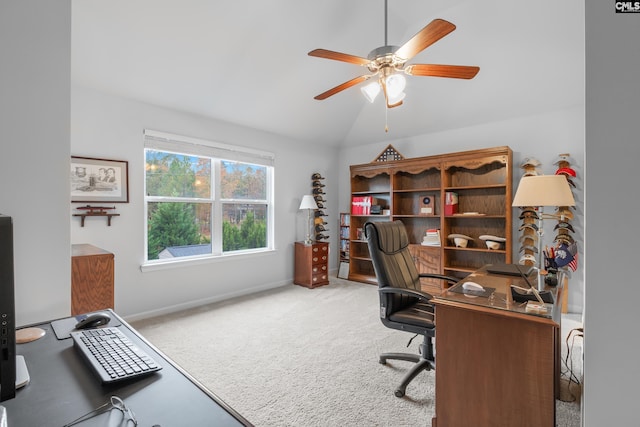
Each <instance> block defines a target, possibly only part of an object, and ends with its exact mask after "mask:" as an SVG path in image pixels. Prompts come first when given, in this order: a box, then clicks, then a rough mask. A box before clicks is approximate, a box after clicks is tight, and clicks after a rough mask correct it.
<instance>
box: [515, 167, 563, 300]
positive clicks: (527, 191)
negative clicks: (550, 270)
mask: <svg viewBox="0 0 640 427" xmlns="http://www.w3.org/2000/svg"><path fill="white" fill-rule="evenodd" d="M575 204H576V202H575V200H574V198H573V193H571V187H569V183H568V182H567V178H566V177H565V176H564V175H538V176H524V177H522V179H520V184H519V185H518V189H517V190H516V195H515V196H514V197H513V203H512V204H511V205H512V206H519V207H524V206H532V207H539V208H540V212H539V215H538V271H540V270H543V269H544V264H543V263H544V261H543V260H542V236H543V234H544V231H543V229H542V226H543V219H544V218H548V219H549V218H555V219H564V218H563V217H562V216H561V215H556V214H546V215H545V213H544V207H545V206H575ZM543 288H544V279H543V278H542V275H540V274H538V289H539V290H542V289H543Z"/></svg>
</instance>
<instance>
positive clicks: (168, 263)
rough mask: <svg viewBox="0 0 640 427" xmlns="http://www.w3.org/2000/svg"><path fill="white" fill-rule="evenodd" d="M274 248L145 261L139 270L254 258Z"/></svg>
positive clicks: (269, 253)
mask: <svg viewBox="0 0 640 427" xmlns="http://www.w3.org/2000/svg"><path fill="white" fill-rule="evenodd" d="M275 252H276V250H275V249H260V250H248V251H237V252H232V253H229V254H224V255H215V256H214V255H212V256H207V257H193V258H187V257H185V258H180V259H174V260H162V261H153V262H147V263H144V264H142V265H141V266H140V271H142V272H143V273H145V272H148V271H157V270H167V269H172V268H181V267H191V266H194V265H200V264H213V263H216V262H221V261H228V260H229V259H230V258H233V259H242V258H254V257H257V256H267V255H272V254H273V253H275Z"/></svg>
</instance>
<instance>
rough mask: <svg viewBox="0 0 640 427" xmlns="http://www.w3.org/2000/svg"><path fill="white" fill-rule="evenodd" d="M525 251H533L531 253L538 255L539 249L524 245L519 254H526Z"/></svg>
mask: <svg viewBox="0 0 640 427" xmlns="http://www.w3.org/2000/svg"><path fill="white" fill-rule="evenodd" d="M524 251H531V252H535V253H538V248H536V247H535V246H532V245H522V246H520V251H519V252H524Z"/></svg>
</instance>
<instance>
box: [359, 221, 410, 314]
mask: <svg viewBox="0 0 640 427" xmlns="http://www.w3.org/2000/svg"><path fill="white" fill-rule="evenodd" d="M364 230H365V236H366V237H367V243H368V245H369V254H370V255H371V261H372V263H373V268H374V270H375V272H376V278H377V279H378V287H379V288H384V287H386V286H391V287H395V288H408V289H414V290H421V287H420V277H419V275H418V270H417V269H416V265H415V263H414V261H413V257H412V256H411V253H410V252H409V237H408V236H407V231H406V229H405V227H404V224H403V223H402V221H393V222H389V221H387V222H367V223H366V224H365V225H364ZM380 299H381V301H380V302H381V307H384V310H385V313H382V312H381V313H380V316H381V317H383V318H384V317H387V316H388V315H389V314H391V313H393V312H395V311H397V310H401V309H403V308H405V307H407V306H409V305H411V304H414V303H415V302H416V298H414V297H409V296H401V295H389V294H381V295H380Z"/></svg>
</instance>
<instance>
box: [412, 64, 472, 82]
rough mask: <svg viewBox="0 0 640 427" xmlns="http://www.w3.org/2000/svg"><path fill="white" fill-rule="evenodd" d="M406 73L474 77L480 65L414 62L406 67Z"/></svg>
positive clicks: (458, 77)
mask: <svg viewBox="0 0 640 427" xmlns="http://www.w3.org/2000/svg"><path fill="white" fill-rule="evenodd" d="M404 71H405V73H407V74H409V75H412V76H431V77H450V78H453V79H472V78H474V77H475V76H476V74H478V71H480V67H475V66H469V65H435V64H413V65H409V66H407V67H405V69H404Z"/></svg>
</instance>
